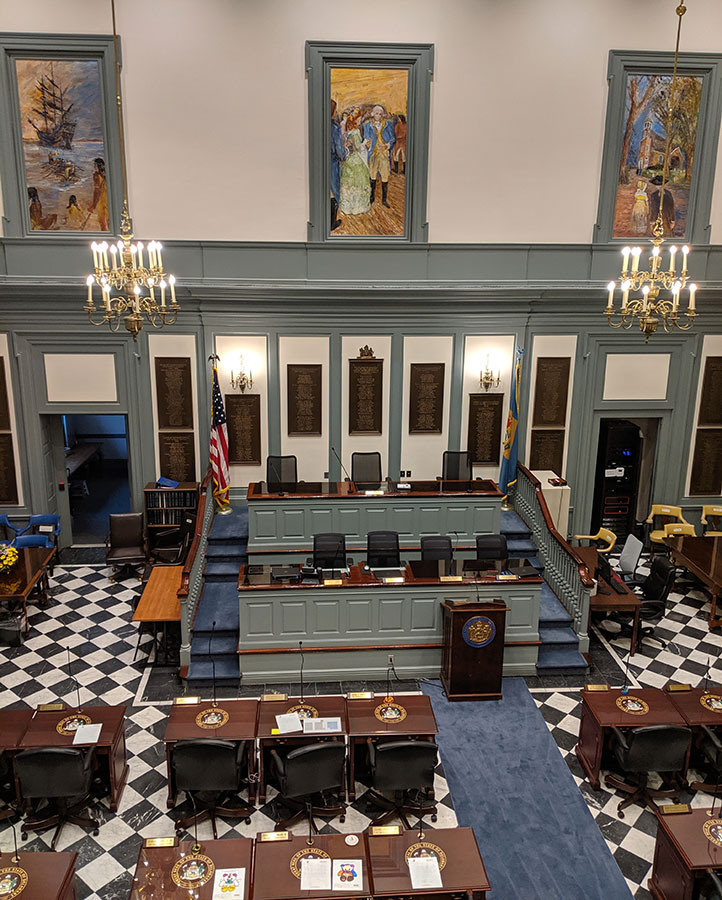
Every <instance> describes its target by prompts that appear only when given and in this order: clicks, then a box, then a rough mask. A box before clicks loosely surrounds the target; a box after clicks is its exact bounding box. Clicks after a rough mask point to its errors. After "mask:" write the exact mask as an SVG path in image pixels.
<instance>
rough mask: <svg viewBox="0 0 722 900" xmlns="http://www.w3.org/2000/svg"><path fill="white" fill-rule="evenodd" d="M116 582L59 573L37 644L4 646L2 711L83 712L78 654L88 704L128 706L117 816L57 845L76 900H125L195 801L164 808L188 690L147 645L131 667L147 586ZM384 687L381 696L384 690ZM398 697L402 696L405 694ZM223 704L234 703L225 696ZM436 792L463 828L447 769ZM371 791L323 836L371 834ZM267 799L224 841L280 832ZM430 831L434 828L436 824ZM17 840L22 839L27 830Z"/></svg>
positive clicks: (8, 834)
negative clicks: (69, 856)
mask: <svg viewBox="0 0 722 900" xmlns="http://www.w3.org/2000/svg"><path fill="white" fill-rule="evenodd" d="M109 574H110V573H109V570H108V569H107V568H106V567H105V566H104V565H72V566H71V565H68V566H57V567H56V569H55V574H54V577H53V578H52V579H51V591H52V596H53V599H52V602H51V604H50V606H49V607H48V609H45V610H41V609H39V608H38V607H37V606H36V605H31V606H30V607H29V613H30V625H31V634H30V637H29V639H28V640H27V641H26V643H25V644H24V646H22V647H0V686H1V687H2V693H1V694H0V708H7V707H15V708H22V707H28V708H31V707H35V706H36V705H37V704H38V703H50V702H53V701H57V700H63V701H64V702H66V703H67V704H68V705H71V706H75V705H77V691H76V685H75V683H74V681H73V678H71V677H70V675H69V673H68V652H67V648H70V652H71V653H70V655H71V668H72V675H73V677H74V678H75V679H77V682H78V688H79V691H80V702H81V704H86V703H105V704H125V705H127V707H128V709H127V712H126V740H127V750H128V765H129V776H128V782H127V784H126V787H125V790H124V791H123V796H122V800H121V804H120V808H119V810H118V812H117V814H116V813H111V812H110V810H109V808H108V805H107V799H100V800H96V801H95V802H94V804H93V806H92V807H91V811H90V814H91V815H92V816H93V817H94V818H96V819H99V821H100V822H101V827H100V830H99V834H98V836H97V837H94V836H93V835H92V833H90V832H88V831H85V830H84V829H81V828H79V827H77V826H75V825H66V826H65V827H64V828H63V831H62V832H61V835H60V839H59V841H58V844H57V849H58V850H70V851H77V853H78V862H77V866H76V873H77V879H76V885H77V897H78V900H85V898H91V900H100V898H102V900H127V897H128V894H129V892H130V887H131V880H132V874H133V872H134V870H135V863H136V860H137V857H138V850H139V848H140V844H141V841H142V840H143V838H146V837H157V836H161V835H167V834H173V833H174V822H175V819H176V818H180V817H182V816H184V815H189V814H190V812H191V809H190V804H189V802H188V801H186V802H185V803H184V804H182V805H179V806H178V807H176V809H174V810H172V811H170V812H169V811H168V809H167V808H166V797H167V783H166V760H165V748H164V745H163V733H164V731H165V723H166V718H167V715H168V711H169V706H170V703H171V699H172V697H173V696H177V695H179V694H181V693H182V687H181V685H180V683H179V682H178V679H177V678H176V676H175V674H174V673H173V671H172V670H171V669H161V668H152V669H151V667H149V666H147V659H146V650H147V645H146V643H145V641H144V642H143V643H142V644H141V647H140V652H139V653H138V659H137V660H136V662H133V655H134V653H135V650H136V643H137V640H138V631H137V626H136V625H135V624H133V623H132V622H131V616H132V611H133V603H134V600H135V598H136V597H137V595H138V593H139V586H138V585H137V583H136V582H134V581H131V580H129V581H127V582H125V583H121V584H114V583H113V582H111V581H109V579H108V575H109ZM147 640H148V641H150V638H149V637H148V638H147ZM335 686H336V690H339V689H344V690H348V689H352V690H353V689H361V688H362V687H366V685H357V684H355V683H354V684H353V685H351V684H347V685H340V684H339V683H336V684H335ZM288 687H292V686H288ZM369 687H372V685H369ZM323 688H324V686H323V685H312V686H310V688H307V690H308V692H309V693H320V692H322V689H323ZM379 689H381V690H383V686H379ZM259 692H260V689H259V686H254V687H250V688H249V687H245V686H244V687H241V688H239V689H238V690H237V692H236V693H234V694H233V695H232V696H244V697H248V696H254V695H255V696H258V693H259ZM400 693H402V692H400V691H396V694H397V695H399V694H400ZM219 696H226V697H228V696H231V695H229V694H228V693H223V694H221V693H220V692H219ZM434 787H435V791H436V797H437V804H438V821H437V822H436V823H435V827H438V828H448V827H453V826H455V825H456V815H455V813H454V809H453V805H452V802H451V797H450V795H449V789H448V786H447V784H446V780H445V779H444V774H443V770H442V768H441V765H440V764H439V765H438V766H437V771H436V776H435V784H434ZM366 790H367V788H366V787H365V786H364V785H362V784H357V789H356V795H357V798H358V799H357V800H356V801H355V802H354V803H353V805H352V806H351V807H349V809H348V810H347V812H346V820H345V822H344V823H341V822H340V821H338V819H332V820H330V821H329V822H328V823H327V824H326V825H325V827H324V828H323V831H325V832H334V831H341V832H351V831H362V830H364V829H365V828H366V827H367V826H368V824H369V821H370V817H369V816H368V815H367V814H366V804H365V802H364V799H363V795H364V793H365V791H366ZM181 796H182V795H181ZM268 796H269V801H268V803H266V805H264V806H263V807H262V808H260V809H257V811H256V812H255V813H254V815H253V817H252V819H251V824H250V825H244V824H242V823H241V824H240V825H239V826H237V827H233V825H231V824H230V823H227V822H224V821H223V820H218V833H219V837H224V836H239V835H245V836H253V835H255V834H256V833H257V832H259V831H267V830H272V828H273V820H272V818H271V803H272V800H273V797H274V796H275V791H274V790H273V788H271V789H270V790H269V795H268ZM425 825H426V826H427V827H434V826H432V825H431V823H430V822H428V821H425ZM292 830H293V831H295V832H298V833H304V832H305V826H304V825H303V823H301V824H299V825H297V826H295V827H294V828H293V829H292ZM52 833H53V832H52V831H49V832H46V834H44V835H39V836H33V834H32V833H31V834H30V835H29V838H28V840H27V841H26V842H22V843H21V845H20V847H21V853H22V848H23V847H24V848H26V849H28V850H46V849H49V846H50V839H51V837H52ZM198 834H199V837H200V838H201V840H202V839H204V838H206V839H207V838H209V837H210V836H211V830H210V824H209V823H207V822H206V823H203V824H201V825H200V826H199V829H198ZM17 836H18V840H20V830H19V828H17ZM191 837H192V836H191V835H186V836H185V838H186V839H191ZM12 844H13V834H12V829H11V827H10V826H9V825H8V823H7V821H5V822H2V823H0V850H1V851H2V852H3V853H4V852H6V851H10V850H11V849H12Z"/></svg>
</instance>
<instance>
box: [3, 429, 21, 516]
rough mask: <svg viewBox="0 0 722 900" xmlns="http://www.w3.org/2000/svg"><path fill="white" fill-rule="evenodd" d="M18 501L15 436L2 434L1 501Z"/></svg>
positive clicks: (9, 502)
mask: <svg viewBox="0 0 722 900" xmlns="http://www.w3.org/2000/svg"><path fill="white" fill-rule="evenodd" d="M17 502H18V482H17V478H16V477H15V455H14V454H13V436H12V435H11V434H8V433H5V434H0V503H8V504H11V503H17Z"/></svg>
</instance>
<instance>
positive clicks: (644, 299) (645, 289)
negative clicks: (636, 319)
mask: <svg viewBox="0 0 722 900" xmlns="http://www.w3.org/2000/svg"><path fill="white" fill-rule="evenodd" d="M642 305H643V309H644V310H645V312H646V311H647V310H648V309H649V285H647V284H645V285H644V287H643V288H642Z"/></svg>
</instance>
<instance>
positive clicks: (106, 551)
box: [105, 532, 110, 556]
mask: <svg viewBox="0 0 722 900" xmlns="http://www.w3.org/2000/svg"><path fill="white" fill-rule="evenodd" d="M109 550H110V532H108V533H107V534H106V535H105V555H106V556H107V555H108V551H109Z"/></svg>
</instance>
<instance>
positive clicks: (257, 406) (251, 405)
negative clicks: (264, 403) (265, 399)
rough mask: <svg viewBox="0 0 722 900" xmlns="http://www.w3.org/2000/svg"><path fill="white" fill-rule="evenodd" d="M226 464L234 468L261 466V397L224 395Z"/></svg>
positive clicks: (253, 395) (254, 395) (258, 395)
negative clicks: (226, 421)
mask: <svg viewBox="0 0 722 900" xmlns="http://www.w3.org/2000/svg"><path fill="white" fill-rule="evenodd" d="M225 403H226V418H227V420H228V462H229V463H232V464H234V465H236V466H260V465H261V396H260V394H226V396H225Z"/></svg>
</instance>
